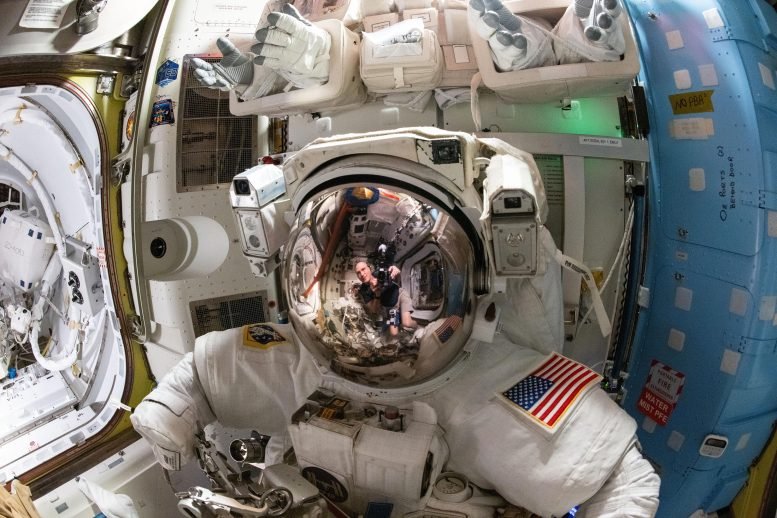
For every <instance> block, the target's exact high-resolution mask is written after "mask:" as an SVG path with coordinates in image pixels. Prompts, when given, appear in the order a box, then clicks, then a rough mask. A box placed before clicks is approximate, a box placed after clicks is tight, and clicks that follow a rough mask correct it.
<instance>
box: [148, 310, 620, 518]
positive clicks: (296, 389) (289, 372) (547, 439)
mask: <svg viewBox="0 0 777 518" xmlns="http://www.w3.org/2000/svg"><path fill="white" fill-rule="evenodd" d="M262 326H263V327H265V328H272V329H273V330H274V331H276V332H277V335H276V336H275V338H276V339H275V340H270V341H265V342H266V343H260V342H258V341H256V340H254V339H252V338H251V334H250V333H249V330H250V329H251V327H252V326H246V327H244V328H239V329H233V330H229V331H223V332H217V333H210V334H208V335H205V336H203V337H201V338H199V339H198V340H197V344H196V347H195V352H194V357H193V363H194V369H195V372H196V379H198V380H199V383H200V384H201V386H202V389H203V392H204V395H205V398H206V399H207V402H208V403H209V406H210V408H211V409H212V410H213V414H214V416H215V418H216V419H217V420H218V421H219V422H220V423H221V424H223V425H225V426H232V427H237V428H254V429H256V430H257V431H259V432H260V433H263V434H267V435H271V436H273V437H274V442H275V448H270V449H269V450H268V451H272V450H275V451H276V452H282V450H283V449H284V448H285V447H287V446H289V445H291V444H290V443H289V439H288V438H289V431H291V432H292V434H291V435H292V437H296V438H298V439H299V440H301V443H300V444H297V441H291V442H292V443H293V445H294V447H295V450H296V451H297V458H298V460H300V458H304V457H305V452H308V451H312V452H313V453H312V455H313V456H314V457H315V458H314V459H312V460H314V461H315V462H317V463H321V461H322V460H324V461H326V460H327V458H329V457H336V456H333V455H327V454H318V455H317V454H316V453H315V452H316V451H318V452H319V453H320V452H321V451H322V450H327V451H329V452H330V453H331V451H337V450H338V448H339V449H340V450H341V451H339V453H340V454H342V455H348V456H350V455H354V451H345V450H344V449H343V448H342V445H339V446H338V445H337V444H336V442H333V443H331V444H329V443H327V444H329V447H327V448H324V447H322V440H326V439H325V437H322V435H321V434H317V433H313V434H312V435H311V429H309V430H307V435H306V434H305V433H298V432H297V431H296V430H295V427H298V425H291V426H289V423H291V422H292V415H293V414H294V413H295V412H296V411H297V410H298V409H300V408H301V407H302V406H303V405H305V403H306V401H307V400H308V396H310V395H311V394H312V393H314V392H315V391H316V390H317V389H319V388H323V389H326V390H328V391H331V393H333V394H335V395H336V396H338V397H340V398H343V399H346V400H348V401H354V402H358V403H365V401H364V399H365V398H364V396H363V395H362V394H361V392H360V391H358V390H355V387H354V386H353V384H351V383H349V382H345V381H343V380H342V379H340V378H338V377H336V376H332V375H329V373H327V372H322V371H321V370H320V369H319V368H318V367H317V366H316V364H315V361H314V360H313V358H312V356H311V355H310V354H309V353H308V352H307V350H306V349H305V348H302V347H298V346H297V345H295V343H294V342H293V341H289V340H287V338H290V336H289V332H290V328H289V326H278V325H272V326H270V325H267V324H264V325H262ZM550 356H554V355H552V354H551V355H548V354H543V353H540V352H537V351H535V350H532V349H528V348H525V347H521V346H518V345H516V344H513V343H510V342H509V341H508V340H506V339H505V338H504V337H500V336H497V337H496V339H495V340H494V343H491V344H488V343H480V344H477V345H476V346H475V347H473V348H472V351H471V353H470V355H469V357H468V358H467V359H466V360H465V361H464V363H463V364H462V365H460V366H459V368H461V369H462V370H461V372H459V373H458V374H457V376H456V377H455V379H450V380H443V381H441V382H439V386H438V387H436V388H434V389H433V390H430V391H429V392H428V393H426V394H423V395H420V396H419V397H417V398H406V399H404V400H392V399H381V398H380V397H376V398H373V402H380V403H383V404H389V405H392V406H395V407H397V408H398V409H399V410H400V412H401V413H408V411H410V410H411V409H413V407H414V403H415V404H416V405H418V404H419V403H420V404H425V405H428V407H429V408H430V409H431V410H432V412H431V415H433V416H434V415H435V414H436V423H435V426H436V431H435V433H434V434H433V435H437V436H438V439H441V440H442V443H443V444H447V448H446V447H445V446H442V447H439V448H438V450H439V454H440V455H444V456H446V457H447V460H446V459H435V461H434V462H435V463H436V465H437V469H436V472H437V473H439V472H440V470H441V469H442V468H443V465H444V466H445V468H444V469H445V470H446V471H455V472H458V473H460V474H462V475H464V476H466V477H467V478H468V479H469V480H470V481H471V482H472V483H474V484H476V485H477V486H479V487H480V488H483V489H495V490H496V491H497V492H498V493H499V494H500V495H501V496H502V497H504V498H505V499H506V500H508V501H509V502H512V503H515V504H518V505H521V506H523V507H526V508H528V509H530V510H532V511H534V512H536V513H540V514H542V515H544V516H550V515H556V516H559V515H563V514H564V513H565V512H566V511H567V510H569V509H571V508H572V507H573V506H575V505H578V504H580V503H582V502H584V501H586V500H588V499H589V498H590V497H591V496H592V495H593V494H594V493H596V491H597V490H598V489H599V488H600V487H601V486H602V485H603V484H604V483H605V481H606V479H607V477H608V476H609V474H610V473H611V472H612V471H613V469H614V467H615V466H616V465H617V464H618V462H619V461H620V460H621V458H622V457H623V455H624V453H625V452H626V451H627V450H628V449H629V446H630V445H631V443H632V442H633V434H634V431H635V423H634V421H633V419H631V418H630V417H628V415H627V414H625V413H624V412H622V411H621V410H620V409H619V408H618V407H617V405H615V404H614V403H613V402H612V401H610V399H609V397H608V396H607V395H606V394H605V393H604V392H603V391H601V390H600V389H598V388H597V387H595V386H593V385H591V386H589V387H586V388H585V390H584V391H583V392H582V393H581V394H580V395H579V396H578V397H577V398H576V399H575V400H574V401H573V402H572V403H571V404H570V405H569V407H568V408H567V409H566V414H565V415H564V417H563V419H561V420H559V421H557V424H556V425H555V426H553V427H548V426H546V425H544V424H542V423H541V422H539V421H538V422H533V419H534V418H532V417H530V416H529V415H528V414H526V413H525V412H523V411H522V410H521V409H520V408H519V407H518V406H517V405H515V404H512V403H510V402H506V401H505V400H504V398H502V397H501V396H500V393H501V392H503V391H505V390H507V389H509V388H511V387H513V386H515V385H516V384H518V383H519V382H520V381H521V380H523V379H525V378H526V377H527V376H528V375H529V374H530V373H532V372H534V371H535V370H536V369H537V368H538V367H539V366H541V364H543V363H544V362H545V361H546V360H547V359H548V358H549V357H550ZM324 370H326V369H324ZM377 392H379V391H376V393H377ZM376 395H377V394H376ZM152 396H153V394H152ZM151 399H153V397H151ZM379 406H380V405H379ZM141 408H142V405H141V407H139V409H138V410H140V409H141ZM429 413H430V412H429V411H428V409H427V410H426V414H429ZM138 417H139V415H138V412H136V414H135V416H134V418H133V421H135V424H136V427H137V426H138V424H139V420H140V421H142V417H141V418H140V419H139V420H138ZM410 419H412V418H410ZM423 420H424V421H425V422H426V423H427V424H429V421H430V417H429V416H428V415H427V416H426V417H424V418H423ZM203 424H204V423H203ZM408 424H409V423H405V429H407V427H408ZM362 426H364V427H369V428H378V429H379V428H380V427H379V426H378V427H372V426H370V425H366V424H365V425H362ZM308 428H310V427H308ZM141 432H142V430H141ZM313 432H315V430H313ZM394 433H397V432H394ZM399 433H402V432H399ZM314 438H315V439H316V440H315V441H313V439H314ZM306 445H307V446H306ZM310 445H314V447H312V448H311V447H310ZM348 445H349V447H351V446H353V447H354V449H355V450H358V449H359V448H358V447H359V444H358V442H353V443H348ZM446 450H449V453H448V452H447V451H446ZM308 454H309V455H311V453H308ZM446 454H447V455H446ZM356 456H357V457H358V451H357V454H356ZM272 460H279V459H268V463H271V461H272ZM331 462H333V463H334V464H336V465H335V466H327V465H318V464H315V466H316V467H318V468H321V469H323V470H324V471H327V472H331V473H333V474H334V475H335V476H336V477H337V478H339V479H340V480H346V481H348V482H350V483H351V484H352V487H347V485H348V484H347V483H345V482H344V483H343V485H344V486H346V487H347V490H349V491H353V487H357V488H358V489H357V490H358V491H359V492H366V493H368V494H369V493H370V491H372V492H373V497H374V499H375V500H381V501H383V500H385V499H386V498H387V496H388V498H389V499H390V498H391V495H386V494H385V493H384V491H386V489H387V486H385V480H382V479H381V480H379V481H378V482H375V481H373V483H374V484H376V487H374V488H369V487H367V488H365V487H358V486H356V485H355V484H354V483H353V479H354V473H342V471H345V470H346V469H347V468H344V466H346V467H347V466H351V467H352V466H353V463H349V462H342V461H338V460H337V459H336V458H335V460H332V461H331ZM374 462H375V461H374V459H373V463H374ZM311 465H312V463H311ZM357 465H358V463H357ZM329 470H331V471H329ZM378 486H381V487H378ZM397 500H398V501H397V505H401V506H405V507H407V506H408V505H410V504H412V503H413V502H412V501H409V500H408V499H406V498H405V499H403V498H399V499H397ZM414 503H415V504H417V505H421V506H422V505H423V504H424V503H425V499H421V498H417V499H416V502H414Z"/></svg>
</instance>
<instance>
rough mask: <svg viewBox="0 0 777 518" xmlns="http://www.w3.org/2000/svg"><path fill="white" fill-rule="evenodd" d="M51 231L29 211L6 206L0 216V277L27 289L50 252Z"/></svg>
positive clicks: (52, 247)
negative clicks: (7, 208) (11, 208)
mask: <svg viewBox="0 0 777 518" xmlns="http://www.w3.org/2000/svg"><path fill="white" fill-rule="evenodd" d="M53 236H54V234H53V233H52V231H51V227H50V226H49V225H48V223H46V222H45V221H42V220H41V219H39V218H37V217H36V216H34V215H33V214H30V213H29V212H24V211H20V210H13V211H12V210H7V211H5V212H3V215H2V216H0V279H2V280H3V281H5V282H6V283H8V284H10V285H11V286H14V287H16V288H17V289H20V290H22V291H30V290H31V289H32V287H33V286H35V285H36V284H37V283H38V282H39V281H40V280H41V278H42V277H43V272H44V271H45V270H46V265H48V263H49V259H51V255H52V254H53V253H54V243H53V241H52V238H53Z"/></svg>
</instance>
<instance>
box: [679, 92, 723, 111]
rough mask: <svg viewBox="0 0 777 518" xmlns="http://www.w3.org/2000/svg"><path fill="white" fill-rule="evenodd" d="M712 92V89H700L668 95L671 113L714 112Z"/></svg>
mask: <svg viewBox="0 0 777 518" xmlns="http://www.w3.org/2000/svg"><path fill="white" fill-rule="evenodd" d="M712 92H713V90H701V91H699V92H686V93H682V94H674V95H670V96H669V103H670V104H671V105H672V113H674V114H675V115H682V114H684V113H705V112H714V111H715V107H714V106H712Z"/></svg>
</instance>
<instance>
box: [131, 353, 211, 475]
mask: <svg viewBox="0 0 777 518" xmlns="http://www.w3.org/2000/svg"><path fill="white" fill-rule="evenodd" d="M214 419H215V417H214V415H213V412H212V411H211V409H210V406H209V405H208V402H207V401H206V399H205V396H204V394H203V390H202V386H201V385H200V381H199V379H198V377H197V373H196V371H195V368H194V358H193V354H192V353H188V354H186V355H185V356H184V357H183V358H182V359H181V361H180V362H178V364H177V365H176V366H175V367H173V369H172V370H171V371H170V372H169V373H168V374H167V375H166V376H165V377H164V378H162V381H160V382H159V385H158V386H157V387H156V388H155V389H154V390H153V391H151V393H150V394H148V395H147V396H146V397H145V398H144V399H143V401H141V402H140V404H139V405H138V406H137V408H135V411H134V412H133V414H132V416H130V420H131V421H132V426H134V427H135V430H137V432H138V433H139V434H140V435H141V436H143V438H145V439H146V440H147V441H148V442H149V443H150V444H151V447H152V449H153V451H154V455H155V456H156V458H157V460H158V461H159V463H160V464H161V465H162V467H164V468H165V469H170V470H179V469H181V467H182V466H183V465H185V464H186V463H187V462H189V461H190V460H193V459H194V457H195V454H194V441H195V436H194V434H195V433H196V432H197V430H200V429H202V428H203V427H204V426H205V425H206V424H208V423H210V422H212V421H213V420H214Z"/></svg>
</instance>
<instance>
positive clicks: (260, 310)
mask: <svg viewBox="0 0 777 518" xmlns="http://www.w3.org/2000/svg"><path fill="white" fill-rule="evenodd" d="M266 301H267V292H266V291H257V292H253V293H241V294H238V295H231V296H228V297H217V298H213V299H207V300H198V301H193V302H190V303H189V310H190V311H191V316H192V325H193V326H194V335H195V336H202V335H204V334H206V333H210V332H211V331H223V330H225V329H232V328H235V327H240V326H244V325H247V324H254V323H257V322H266V321H267V319H268V316H269V315H268V313H267V309H266V308H265V304H266Z"/></svg>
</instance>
